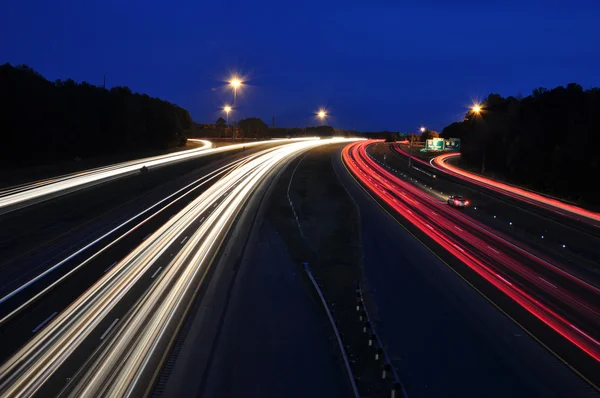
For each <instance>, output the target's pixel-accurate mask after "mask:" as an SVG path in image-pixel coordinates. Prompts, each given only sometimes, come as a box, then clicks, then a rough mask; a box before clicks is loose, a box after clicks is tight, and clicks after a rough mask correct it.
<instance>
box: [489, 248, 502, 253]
mask: <svg viewBox="0 0 600 398" xmlns="http://www.w3.org/2000/svg"><path fill="white" fill-rule="evenodd" d="M488 249H490V250H491V251H493V252H494V253H496V254H500V252H499V251H498V250H496V249H494V248H493V247H492V246H488Z"/></svg>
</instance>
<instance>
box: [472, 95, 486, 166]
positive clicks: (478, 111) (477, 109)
mask: <svg viewBox="0 0 600 398" xmlns="http://www.w3.org/2000/svg"><path fill="white" fill-rule="evenodd" d="M482 111H483V109H482V108H481V104H478V103H474V104H473V106H472V107H471V112H472V113H473V114H474V115H475V118H477V117H481V112H482ZM481 119H482V123H483V126H484V129H487V127H486V124H485V122H484V121H483V117H481ZM486 152H487V147H486V144H485V143H484V145H483V153H482V154H481V174H485V153H486Z"/></svg>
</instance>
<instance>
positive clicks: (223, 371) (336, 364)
mask: <svg viewBox="0 0 600 398" xmlns="http://www.w3.org/2000/svg"><path fill="white" fill-rule="evenodd" d="M258 223H259V224H262V225H261V227H260V229H259V230H258V231H257V232H256V237H253V238H251V243H250V244H249V247H250V249H249V250H246V251H245V252H244V255H243V258H242V260H241V262H240V264H239V269H238V271H237V276H236V279H235V281H234V282H233V287H232V288H231V291H230V292H229V293H228V295H227V297H228V305H227V308H226V310H225V313H224V314H223V315H222V317H223V321H222V325H221V326H220V328H219V330H218V332H217V333H216V336H215V337H214V340H212V339H213V337H212V336H210V334H209V337H206V334H208V333H202V331H199V333H198V334H190V335H189V336H188V341H187V343H186V346H184V348H182V351H185V352H187V355H186V356H185V358H182V360H181V361H180V362H178V363H177V364H176V369H175V371H174V374H175V377H174V378H173V379H172V380H170V381H169V384H168V386H167V387H166V388H165V389H164V390H163V393H162V394H161V396H165V397H168V396H198V397H240V396H244V397H257V398H258V397H261V398H262V397H264V398H270V397H273V398H275V397H348V396H352V390H351V389H350V385H349V382H348V376H347V374H346V373H345V370H344V368H343V363H342V362H341V359H340V354H339V348H338V347H337V345H336V342H335V339H334V338H333V334H332V330H331V325H330V324H329V321H328V320H327V318H326V316H325V313H324V312H323V308H322V305H321V304H320V303H319V302H318V301H315V299H314V295H312V294H310V289H312V287H311V286H310V285H307V284H306V278H305V276H304V275H302V274H301V273H302V272H303V271H302V269H301V268H300V267H299V266H298V264H295V263H294V262H293V261H292V259H291V258H290V256H289V254H288V253H287V251H286V248H285V245H284V244H283V242H282V240H281V238H280V237H279V235H278V234H277V233H276V232H275V231H274V229H273V227H272V226H271V225H270V224H269V223H268V222H265V223H262V222H260V221H258ZM207 339H208V340H207ZM199 342H202V343H201V344H198V343H199ZM206 346H211V347H212V350H211V352H210V353H209V354H208V358H206V360H205V361H206V362H205V363H206V364H205V365H204V364H203V365H202V366H199V365H198V363H199V360H200V359H202V358H205V357H206V354H203V350H204V349H205V347H206ZM200 362H201V363H203V362H202V361H200ZM202 369H204V371H203V372H202ZM183 380H187V381H186V382H185V383H184V382H183ZM191 380H193V381H191Z"/></svg>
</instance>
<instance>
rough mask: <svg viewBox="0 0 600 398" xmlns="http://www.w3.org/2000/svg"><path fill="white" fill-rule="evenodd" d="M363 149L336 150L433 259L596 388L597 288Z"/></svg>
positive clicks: (599, 293) (599, 312)
mask: <svg viewBox="0 0 600 398" xmlns="http://www.w3.org/2000/svg"><path fill="white" fill-rule="evenodd" d="M369 144H370V143H368V142H361V143H355V144H350V145H348V146H347V147H346V148H345V150H344V152H343V159H344V163H345V165H346V166H347V167H348V169H349V170H350V171H351V172H352V174H353V175H354V176H355V177H356V179H357V180H358V181H360V183H361V184H362V185H363V186H365V187H366V188H367V189H368V190H369V191H370V192H372V193H373V194H374V196H375V197H376V198H377V199H378V201H380V202H381V203H382V204H383V205H384V206H385V207H386V208H388V209H390V211H391V212H393V213H394V214H397V215H400V217H401V219H402V220H403V223H404V224H406V225H408V228H409V230H412V231H414V233H415V234H417V235H418V236H422V237H423V239H424V241H425V242H429V243H428V244H429V245H430V246H432V247H433V248H434V251H436V253H438V252H440V253H444V254H442V256H443V255H446V256H448V255H450V256H451V258H452V259H454V263H453V267H454V268H455V270H457V272H459V273H460V274H461V275H463V276H464V277H465V278H467V279H468V280H469V281H470V282H471V283H473V284H474V285H475V286H477V288H480V289H481V290H482V291H484V292H485V293H486V295H488V296H489V297H491V300H492V301H493V302H494V303H495V304H496V305H498V306H499V307H500V308H502V309H503V310H504V311H506V312H507V313H509V314H511V316H513V317H514V318H515V319H517V320H518V321H519V322H520V323H521V325H523V326H524V327H525V328H526V329H527V330H529V331H530V332H531V333H532V335H534V336H535V337H536V338H537V339H539V341H541V342H543V343H544V344H545V345H547V346H548V347H550V349H551V350H553V351H554V352H555V353H556V355H557V356H559V357H560V358H561V359H563V360H565V361H566V362H567V363H569V364H570V365H571V366H572V367H573V368H574V369H575V370H576V371H577V372H579V373H580V374H581V375H582V376H583V377H585V378H587V379H588V380H589V381H590V382H591V383H594V384H596V385H598V379H599V374H600V372H598V369H599V366H598V364H599V361H600V344H599V342H598V338H599V337H600V326H599V325H600V308H598V303H599V302H600V300H599V298H600V290H599V289H598V288H597V287H596V286H594V285H593V284H590V283H588V282H587V281H586V280H583V279H581V278H579V277H578V276H577V275H574V274H572V273H569V272H567V271H566V270H565V267H559V266H557V265H556V264H554V263H552V262H549V261H547V259H545V258H542V257H538V256H536V255H534V254H532V253H534V251H532V250H530V249H529V248H528V247H527V246H525V245H523V244H522V243H521V242H518V241H515V240H514V239H512V238H511V237H509V236H506V235H504V234H503V233H500V232H498V231H496V230H494V229H492V228H490V227H489V226H487V225H485V224H483V223H481V222H480V221H478V220H476V219H475V218H473V217H470V216H469V215H467V214H465V213H463V212H460V211H458V210H456V209H453V208H450V207H449V206H447V205H446V204H445V201H444V200H443V199H440V198H436V197H435V196H432V195H431V194H429V193H426V192H425V190H424V189H423V188H422V187H416V186H415V185H413V183H409V182H407V181H405V180H403V179H401V178H399V177H398V176H396V175H395V174H394V173H392V172H390V171H389V170H388V169H387V168H386V167H383V166H382V165H381V164H380V163H378V162H377V161H375V160H374V159H373V158H372V157H371V156H370V155H369V154H368V151H367V147H368V146H369ZM456 260H458V262H457V261H456ZM451 261H452V260H451ZM455 263H457V264H458V265H455ZM507 298H510V299H509V300H507ZM523 310H525V311H523Z"/></svg>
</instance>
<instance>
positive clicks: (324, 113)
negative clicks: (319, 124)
mask: <svg viewBox="0 0 600 398" xmlns="http://www.w3.org/2000/svg"><path fill="white" fill-rule="evenodd" d="M317 116H318V117H319V119H321V121H323V120H325V118H326V117H327V113H326V112H325V111H324V110H320V111H319V113H317Z"/></svg>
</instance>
